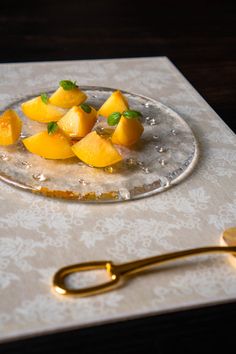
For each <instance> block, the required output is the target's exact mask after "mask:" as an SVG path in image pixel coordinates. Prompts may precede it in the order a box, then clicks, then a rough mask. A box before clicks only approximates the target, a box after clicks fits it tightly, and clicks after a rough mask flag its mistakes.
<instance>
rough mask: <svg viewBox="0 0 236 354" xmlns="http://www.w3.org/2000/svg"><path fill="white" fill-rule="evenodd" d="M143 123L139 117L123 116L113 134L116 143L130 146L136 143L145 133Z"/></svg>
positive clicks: (113, 140)
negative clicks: (129, 117)
mask: <svg viewBox="0 0 236 354" xmlns="http://www.w3.org/2000/svg"><path fill="white" fill-rule="evenodd" d="M143 130H144V128H143V126H142V123H141V122H140V121H139V120H138V119H128V118H125V117H123V116H122V117H121V119H120V121H119V123H118V124H117V127H116V129H115V131H114V133H113V135H112V138H111V140H112V142H113V143H114V144H119V145H124V146H130V145H133V144H135V143H136V142H137V141H138V140H139V138H140V136H141V135H142V133H143Z"/></svg>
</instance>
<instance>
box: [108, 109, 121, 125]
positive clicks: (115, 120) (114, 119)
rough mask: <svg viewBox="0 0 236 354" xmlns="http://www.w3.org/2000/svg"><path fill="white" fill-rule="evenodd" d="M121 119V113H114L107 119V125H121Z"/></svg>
mask: <svg viewBox="0 0 236 354" xmlns="http://www.w3.org/2000/svg"><path fill="white" fill-rule="evenodd" d="M120 118H121V113H120V112H113V113H112V114H110V115H109V117H108V118H107V123H108V124H109V125H116V124H118V123H119V121H120Z"/></svg>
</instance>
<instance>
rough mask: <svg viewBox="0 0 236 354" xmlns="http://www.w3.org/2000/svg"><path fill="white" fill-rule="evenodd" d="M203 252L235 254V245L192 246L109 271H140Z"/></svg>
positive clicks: (116, 266) (120, 272) (121, 265)
mask: <svg viewBox="0 0 236 354" xmlns="http://www.w3.org/2000/svg"><path fill="white" fill-rule="evenodd" d="M204 253H235V255H236V247H232V246H231V247H228V246H226V247H224V246H211V247H201V248H193V249H188V250H184V251H178V252H172V253H167V254H163V255H160V256H155V257H150V258H145V259H141V260H138V261H133V262H128V263H124V264H120V265H113V267H112V269H111V272H112V273H113V272H114V273H115V274H119V275H120V276H122V275H130V274H134V273H137V272H141V271H143V270H145V269H148V268H150V267H153V266H155V265H159V264H162V263H166V262H170V261H174V260H177V259H182V258H186V257H189V256H195V255H199V254H204Z"/></svg>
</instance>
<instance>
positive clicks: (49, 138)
mask: <svg viewBox="0 0 236 354" xmlns="http://www.w3.org/2000/svg"><path fill="white" fill-rule="evenodd" d="M22 141H23V144H24V145H25V147H26V149H27V150H29V151H30V152H32V153H33V154H36V155H39V156H41V157H44V158H46V159H53V160H54V159H56V160H57V159H67V158H69V157H72V156H74V153H73V151H72V150H71V145H70V142H69V140H68V139H67V138H66V137H65V136H64V134H63V133H61V132H56V133H53V134H48V132H47V131H43V132H40V133H38V134H35V135H32V136H30V137H28V138H25V139H23V140H22Z"/></svg>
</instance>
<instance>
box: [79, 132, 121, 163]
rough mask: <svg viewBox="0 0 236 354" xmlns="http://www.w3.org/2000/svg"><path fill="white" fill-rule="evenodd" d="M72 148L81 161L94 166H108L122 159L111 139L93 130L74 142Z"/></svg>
mask: <svg viewBox="0 0 236 354" xmlns="http://www.w3.org/2000/svg"><path fill="white" fill-rule="evenodd" d="M72 150H73V152H74V153H75V155H76V156H78V158H79V159H80V160H81V161H83V162H85V163H86V164H88V165H91V166H94V167H105V166H110V165H113V164H115V163H117V162H119V161H121V160H122V156H121V155H120V154H119V152H118V151H117V150H116V148H115V147H114V146H113V145H112V143H111V141H110V140H109V139H105V138H103V137H101V136H100V135H98V134H97V133H96V132H95V131H93V132H91V133H89V134H88V135H86V137H85V138H83V139H81V140H80V141H78V142H77V143H76V144H74V145H73V146H72Z"/></svg>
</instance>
